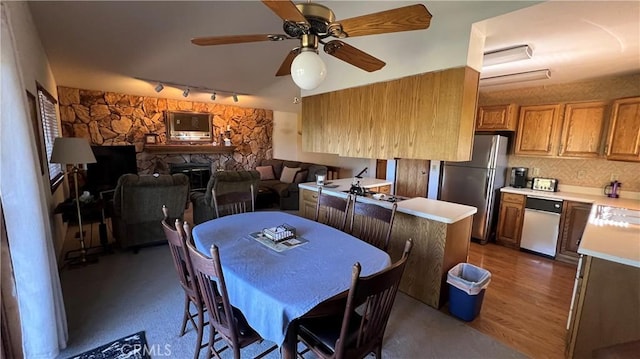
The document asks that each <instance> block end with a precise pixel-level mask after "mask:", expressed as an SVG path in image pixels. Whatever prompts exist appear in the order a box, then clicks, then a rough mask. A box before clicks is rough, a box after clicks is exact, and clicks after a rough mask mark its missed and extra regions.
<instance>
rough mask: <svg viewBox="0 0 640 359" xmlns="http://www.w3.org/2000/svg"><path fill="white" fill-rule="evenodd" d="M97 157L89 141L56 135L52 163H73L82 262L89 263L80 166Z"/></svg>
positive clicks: (91, 161)
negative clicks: (83, 216)
mask: <svg viewBox="0 0 640 359" xmlns="http://www.w3.org/2000/svg"><path fill="white" fill-rule="evenodd" d="M95 162H96V157H95V156H94V155H93V151H92V150H91V146H90V145H89V141H87V140H86V139H84V138H77V137H56V139H55V141H54V142H53V152H52V153H51V163H61V164H65V165H72V166H73V168H72V169H71V171H72V172H73V185H74V188H75V195H76V210H77V211H78V227H79V228H80V262H81V263H80V264H83V265H84V264H86V263H87V250H86V247H85V244H84V233H83V230H82V215H81V213H80V194H79V193H78V172H79V171H80V168H79V167H78V166H79V165H80V164H81V163H95Z"/></svg>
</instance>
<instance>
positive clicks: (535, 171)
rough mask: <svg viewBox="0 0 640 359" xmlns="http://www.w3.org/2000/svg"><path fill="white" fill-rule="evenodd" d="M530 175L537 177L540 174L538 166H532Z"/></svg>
mask: <svg viewBox="0 0 640 359" xmlns="http://www.w3.org/2000/svg"><path fill="white" fill-rule="evenodd" d="M531 175H533V176H534V177H538V176H539V175H540V168H538V167H534V168H533V171H531Z"/></svg>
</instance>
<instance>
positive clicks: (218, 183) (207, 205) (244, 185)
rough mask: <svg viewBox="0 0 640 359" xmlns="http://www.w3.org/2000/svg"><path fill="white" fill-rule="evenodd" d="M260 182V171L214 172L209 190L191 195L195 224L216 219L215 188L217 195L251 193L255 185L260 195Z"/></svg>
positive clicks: (256, 191)
mask: <svg viewBox="0 0 640 359" xmlns="http://www.w3.org/2000/svg"><path fill="white" fill-rule="evenodd" d="M258 181H260V173H258V171H253V170H251V171H218V172H214V173H213V174H212V175H211V177H210V178H209V181H208V182H207V189H206V190H205V191H204V192H193V193H191V195H190V199H191V205H192V206H193V222H194V223H195V224H200V223H202V222H205V221H208V220H210V219H213V218H214V217H215V209H214V203H213V195H212V193H211V190H212V189H214V188H215V190H216V193H217V194H225V193H228V192H241V191H250V187H251V185H253V187H254V189H255V192H254V195H257V193H258Z"/></svg>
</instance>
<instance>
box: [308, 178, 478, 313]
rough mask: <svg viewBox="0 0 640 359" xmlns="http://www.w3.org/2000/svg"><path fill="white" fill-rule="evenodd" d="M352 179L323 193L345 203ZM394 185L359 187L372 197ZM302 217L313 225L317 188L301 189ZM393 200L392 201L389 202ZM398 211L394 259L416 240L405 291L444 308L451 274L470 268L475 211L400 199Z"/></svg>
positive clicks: (366, 182) (371, 182)
mask: <svg viewBox="0 0 640 359" xmlns="http://www.w3.org/2000/svg"><path fill="white" fill-rule="evenodd" d="M351 181H352V179H350V178H349V179H340V180H334V181H332V182H331V183H329V182H327V184H326V185H325V186H324V187H323V189H322V193H323V194H328V195H331V196H336V197H342V198H345V197H346V196H347V195H348V194H347V193H346V192H345V191H348V190H349V189H350V188H351ZM388 185H391V182H389V181H385V180H379V179H374V178H362V179H360V186H361V187H363V188H366V189H370V190H372V191H376V189H377V188H380V187H384V186H388ZM299 187H300V192H301V193H300V213H301V215H303V216H305V217H307V218H311V219H313V216H314V214H315V205H316V203H317V198H318V187H319V186H317V185H316V184H315V183H313V182H309V183H301V184H299ZM389 197H391V198H393V196H389ZM358 201H362V202H370V203H376V204H378V205H380V206H383V207H388V208H391V207H392V205H393V204H392V203H391V202H389V201H387V200H377V199H374V198H369V197H362V196H359V197H358ZM396 203H397V204H398V208H397V212H396V217H395V221H394V225H393V230H392V234H391V241H390V243H389V255H390V256H391V258H392V260H397V259H398V258H400V256H401V254H402V250H403V247H404V243H405V241H406V240H407V239H408V238H413V241H414V242H413V243H414V247H413V250H412V252H411V255H410V256H409V260H408V262H407V267H406V269H405V273H404V276H403V278H402V283H401V284H400V290H401V291H403V292H404V293H406V294H408V295H410V296H412V297H414V298H416V299H418V300H420V301H422V302H423V303H425V304H428V305H430V306H432V307H434V308H439V307H441V306H442V305H444V304H445V303H446V301H447V296H448V291H447V290H446V289H447V285H446V278H447V272H448V271H449V269H451V268H452V267H453V266H455V265H456V264H458V263H461V262H466V261H467V255H468V252H469V243H470V239H471V224H472V221H473V215H474V214H475V213H476V212H477V209H476V208H475V207H471V206H465V205H460V204H456V203H450V202H444V201H437V200H432V199H427V198H423V197H415V198H410V199H400V198H398V199H397V202H396Z"/></svg>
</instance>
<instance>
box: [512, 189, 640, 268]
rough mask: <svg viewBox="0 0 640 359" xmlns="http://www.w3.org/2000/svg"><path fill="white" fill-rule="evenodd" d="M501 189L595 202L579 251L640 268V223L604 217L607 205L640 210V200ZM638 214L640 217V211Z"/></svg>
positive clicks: (539, 195)
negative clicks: (622, 221)
mask: <svg viewBox="0 0 640 359" xmlns="http://www.w3.org/2000/svg"><path fill="white" fill-rule="evenodd" d="M500 190H501V191H502V192H507V193H516V194H522V195H529V196H537V197H544V198H554V199H561V200H567V201H576V202H585V203H593V204H594V205H593V206H592V208H591V214H590V215H589V222H588V223H587V226H586V227H585V229H584V233H583V234H582V239H581V240H580V246H579V247H578V253H580V254H584V255H588V256H593V257H596V258H601V259H605V260H608V261H612V262H616V263H621V264H626V265H630V266H634V267H640V224H634V223H627V224H622V223H620V222H615V221H611V220H603V218H602V212H603V209H606V207H615V208H626V209H630V210H633V211H640V201H638V200H635V199H628V198H609V197H607V196H604V195H603V196H596V195H589V194H582V193H575V192H563V191H559V192H545V191H534V190H532V189H528V188H513V187H504V188H502V189H500ZM629 212H631V211H629ZM636 213H637V215H638V216H640V212H636Z"/></svg>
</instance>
